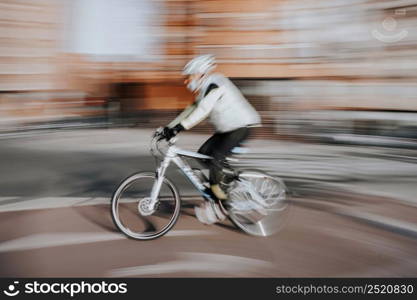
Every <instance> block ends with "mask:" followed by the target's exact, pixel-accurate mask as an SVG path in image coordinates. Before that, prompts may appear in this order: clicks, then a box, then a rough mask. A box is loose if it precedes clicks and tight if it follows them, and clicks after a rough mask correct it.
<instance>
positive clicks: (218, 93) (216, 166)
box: [163, 55, 261, 200]
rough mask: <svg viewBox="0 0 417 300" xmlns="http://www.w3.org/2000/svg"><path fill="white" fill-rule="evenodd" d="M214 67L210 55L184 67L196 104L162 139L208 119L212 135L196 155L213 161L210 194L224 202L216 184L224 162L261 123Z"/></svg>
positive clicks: (179, 118)
mask: <svg viewBox="0 0 417 300" xmlns="http://www.w3.org/2000/svg"><path fill="white" fill-rule="evenodd" d="M215 67H216V62H215V58H214V56H213V55H201V56H197V57H195V58H194V59H192V60H191V61H190V62H188V63H187V64H186V65H185V67H184V70H183V75H185V76H186V79H185V81H184V83H185V84H186V85H187V88H188V89H189V90H191V91H192V92H193V93H194V94H195V95H196V100H195V102H194V103H193V104H191V105H190V106H188V107H187V108H186V109H185V110H184V111H183V112H182V113H181V114H180V115H179V116H178V117H177V118H176V119H175V120H173V121H172V122H171V123H170V124H168V126H166V127H165V128H164V130H163V136H164V137H165V138H166V139H170V138H172V137H174V136H175V135H176V134H178V133H179V132H180V131H182V130H189V129H191V128H192V127H194V126H195V125H197V124H199V123H200V122H201V121H203V120H204V119H206V118H207V117H209V118H210V121H211V123H212V124H213V125H214V127H215V133H214V135H213V136H212V137H210V138H209V139H208V140H207V141H206V142H205V143H204V144H203V145H202V146H201V147H200V149H199V151H198V152H199V153H201V154H205V155H208V156H212V157H213V160H210V161H209V162H208V163H209V170H210V179H209V180H210V186H211V191H212V192H213V194H214V195H215V196H216V197H217V198H218V199H219V200H226V199H227V195H226V193H225V191H223V190H222V188H221V185H220V184H219V183H220V180H221V178H222V174H223V173H222V169H223V168H224V167H225V159H226V157H227V156H228V155H229V154H230V152H231V150H232V149H233V148H234V147H236V146H239V145H240V144H241V143H242V142H243V141H245V140H246V139H247V138H248V136H249V133H250V128H251V127H254V126H259V125H260V123H261V119H260V116H259V114H258V112H257V111H256V110H255V109H254V108H253V107H252V105H251V104H250V103H249V102H248V101H247V100H246V99H245V97H244V96H243V95H242V94H241V92H240V91H239V89H238V88H237V87H236V86H235V85H234V84H233V83H232V82H231V81H230V80H229V79H228V78H226V77H225V76H223V75H221V74H219V73H214V72H213V70H214V69H215Z"/></svg>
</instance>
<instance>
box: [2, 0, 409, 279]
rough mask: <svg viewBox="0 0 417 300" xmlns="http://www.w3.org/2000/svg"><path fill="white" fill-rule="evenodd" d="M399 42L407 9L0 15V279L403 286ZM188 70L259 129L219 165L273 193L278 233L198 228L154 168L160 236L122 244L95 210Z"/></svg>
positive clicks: (119, 8) (387, 4)
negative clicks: (201, 66)
mask: <svg viewBox="0 0 417 300" xmlns="http://www.w3.org/2000/svg"><path fill="white" fill-rule="evenodd" d="M416 28H417V1H415V0H396V1H392V0H378V1H376V0H256V1H255V0H199V1H197V0H128V1H127V0H126V1H115V0H108V1H99V0H76V1H71V0H63V1H56V0H37V1H29V0H0V170H1V172H0V265H1V266H2V268H0V276H26V277H31V276H46V277H54V276H64V277H71V276H75V277H76V276H179V277H181V276H194V277H213V276H225V275H226V276H238V277H257V276H259V277H265V276H266V277H277V276H278V277H279V276H285V277H293V276H294V277H316V276H320V277H332V276H335V277H343V276H347V277H351V276H360V277H363V276H378V277H396V276H398V277H401V276H416V275H417V259H416V258H417V255H416V251H415V249H416V247H417V240H416V238H417V229H416V228H417V200H416V197H415V194H416V186H417V114H416V113H417V99H416V95H417V84H416V83H417V82H416V81H417V78H416V74H417V50H416V49H417V31H416ZM197 54H214V55H216V57H217V60H218V69H217V71H219V72H221V73H224V74H225V75H226V76H229V77H230V78H231V79H232V80H233V81H234V83H236V85H237V86H238V87H239V88H240V89H241V90H242V91H243V93H244V94H245V96H246V97H247V98H248V100H249V101H250V102H251V103H252V104H253V105H254V106H255V108H256V109H257V110H258V111H259V112H260V113H261V115H262V123H263V126H262V127H261V128H256V130H254V132H253V135H252V138H251V140H250V142H249V143H248V145H247V147H248V148H249V149H250V151H249V152H247V153H246V152H245V153H243V154H241V155H239V158H240V161H239V162H238V163H237V164H238V166H240V167H250V168H254V167H255V168H259V169H263V170H265V171H268V172H269V173H271V174H274V175H278V176H280V177H281V178H283V179H284V180H285V182H286V184H287V185H288V187H289V188H290V191H291V193H290V196H291V200H292V207H291V212H290V217H289V218H288V220H287V222H286V223H285V226H284V227H283V228H282V230H281V232H279V233H278V234H277V235H274V236H272V237H269V238H263V239H262V238H254V237H251V236H248V235H245V234H243V233H242V232H240V231H238V230H237V229H236V228H234V227H233V226H232V225H231V224H228V223H225V224H222V225H214V226H211V227H210V228H208V227H207V226H205V225H203V224H200V223H199V222H198V221H197V220H196V219H195V216H194V213H193V210H192V207H193V205H194V204H197V203H199V202H200V201H201V200H202V199H201V198H200V197H199V196H198V195H196V194H195V192H194V190H193V189H192V188H191V186H190V185H189V183H188V182H186V181H185V180H184V179H183V178H182V177H180V176H179V174H178V173H176V171H174V170H170V171H169V172H168V176H169V177H170V178H171V179H174V181H175V183H176V184H177V186H178V187H179V188H180V190H181V194H183V195H185V196H186V197H185V199H184V200H186V201H184V202H183V209H182V215H181V217H180V219H179V222H178V224H177V225H176V226H175V228H174V231H172V232H170V234H169V235H167V236H166V237H163V238H161V239H158V240H155V241H149V242H136V241H133V240H129V239H126V238H124V236H123V235H121V234H120V233H118V232H117V231H116V229H115V228H114V226H113V223H112V220H111V217H110V214H109V207H108V206H109V205H108V204H109V199H110V197H111V194H112V192H113V191H114V189H115V187H116V186H117V184H118V183H119V182H120V181H121V180H122V179H123V178H125V177H126V176H128V175H129V174H131V173H133V172H137V171H139V170H149V171H150V170H154V169H155V165H154V162H153V160H152V159H151V156H150V155H149V147H148V142H149V141H150V136H151V134H152V132H153V131H154V130H155V129H156V128H157V127H159V126H164V125H166V124H167V123H168V122H169V121H170V120H172V118H173V117H174V116H176V115H177V114H178V112H179V111H181V110H182V109H183V108H184V107H186V106H187V105H188V104H189V103H191V102H192V101H193V95H191V94H190V93H189V92H188V91H187V89H186V88H185V86H184V84H183V78H182V76H181V72H180V71H181V69H182V67H183V65H184V64H185V63H186V62H187V61H188V60H189V59H190V58H191V57H193V56H195V55H197ZM211 131H212V128H211V127H210V125H209V124H208V123H203V124H201V125H199V126H197V127H196V128H195V129H193V131H192V132H186V133H182V134H181V135H180V137H179V142H178V143H179V145H180V146H181V147H184V148H185V149H190V150H191V149H196V148H198V146H199V145H200V144H201V143H202V142H203V141H204V140H205V139H206V138H207V137H208V133H209V132H211ZM185 253H188V254H185ZM190 253H192V255H191V254H190ZM62 257H65V260H63V259H62ZM217 258H218V260H216V259H217ZM213 260H215V261H216V263H214V264H213V265H211V263H213ZM241 262H243V263H242V265H239V264H240V263H241ZM245 262H247V263H245ZM264 263H267V264H268V266H269V267H263V266H264V265H263V264H264ZM224 265H231V266H232V267H231V269H230V270H229V271H227V272H226V271H225V269H224V268H223V266H224ZM167 270H168V271H167ZM125 271H126V272H127V273H123V272H125ZM118 272H119V273H118ZM109 274H110V275H109Z"/></svg>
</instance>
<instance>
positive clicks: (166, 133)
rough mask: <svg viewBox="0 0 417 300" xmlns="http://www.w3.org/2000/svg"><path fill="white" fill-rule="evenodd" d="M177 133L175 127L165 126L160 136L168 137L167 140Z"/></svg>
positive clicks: (162, 137)
mask: <svg viewBox="0 0 417 300" xmlns="http://www.w3.org/2000/svg"><path fill="white" fill-rule="evenodd" d="M176 134H177V133H176V132H175V130H174V129H173V128H169V127H164V128H163V129H162V131H161V134H160V137H161V139H166V140H167V141H169V140H170V139H172V138H173V137H174V136H175V135H176Z"/></svg>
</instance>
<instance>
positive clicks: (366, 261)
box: [0, 129, 417, 277]
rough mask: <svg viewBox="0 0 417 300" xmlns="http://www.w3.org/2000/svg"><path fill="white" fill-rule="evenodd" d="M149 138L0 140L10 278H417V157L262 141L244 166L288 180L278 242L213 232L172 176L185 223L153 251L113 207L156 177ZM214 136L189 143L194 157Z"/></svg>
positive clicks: (243, 159)
mask: <svg viewBox="0 0 417 300" xmlns="http://www.w3.org/2000/svg"><path fill="white" fill-rule="evenodd" d="M151 134H152V131H151V130H148V129H84V130H64V131H55V132H51V133H40V132H39V133H34V134H32V135H30V134H28V135H26V136H21V137H14V138H13V137H10V136H5V137H0V138H1V140H0V160H1V162H0V166H1V173H0V264H1V266H2V267H1V268H0V276H9V277H14V276H17V277H19V276H21V277H23V276H24V277H37V276H44V277H55V276H64V277H71V276H74V277H77V276H96V277H98V276H104V277H126V276H138V277H140V276H146V277H149V276H151V277H153V276H158V277H176V276H192V277H355V276H356V277H402V276H416V275H417V259H416V258H417V198H416V196H415V191H416V186H417V150H412V149H398V148H383V147H369V146H346V145H334V144H333V145H331V144H313V143H301V142H294V141H292V142H289V141H282V140H280V141H278V140H264V139H259V138H257V139H252V140H251V141H250V143H249V144H248V148H249V149H250V152H249V153H247V154H242V155H241V156H240V162H239V163H238V165H239V166H240V167H257V168H260V169H263V170H265V171H268V172H270V173H271V174H274V175H277V176H279V177H281V178H283V179H284V180H285V182H286V183H287V185H288V187H289V188H290V190H291V203H292V204H291V209H290V214H289V216H288V218H287V220H286V222H285V224H284V226H283V228H282V230H281V231H280V232H279V233H278V234H276V235H274V236H271V237H267V238H259V237H252V236H249V235H246V234H244V233H243V232H241V231H239V230H238V229H236V228H235V227H234V226H233V225H231V224H229V222H226V223H224V224H219V225H212V226H206V225H203V224H201V223H199V222H198V220H197V219H196V218H195V216H194V211H193V209H192V206H193V204H195V203H198V201H201V200H202V199H201V198H200V197H199V196H198V195H197V194H196V191H194V190H193V188H192V186H191V185H190V184H189V183H188V182H186V179H185V178H184V177H183V176H181V175H180V174H179V171H178V170H175V169H174V168H172V169H171V170H170V171H169V173H168V176H169V177H170V178H171V179H173V181H174V182H175V183H176V184H177V187H178V188H179V189H180V192H181V194H182V196H183V209H182V213H181V215H180V218H179V221H178V223H177V224H176V225H175V227H174V228H173V230H172V231H171V232H170V233H169V234H168V235H166V236H164V237H162V238H160V239H157V240H153V241H146V242H140V241H134V240H129V239H127V238H125V237H124V236H123V235H122V234H121V233H119V232H118V231H117V230H116V228H115V226H114V225H113V223H112V220H111V216H110V209H109V202H110V197H111V194H112V192H113V191H114V189H115V188H116V187H117V184H118V183H119V182H120V181H121V180H122V179H124V178H125V177H127V176H128V175H130V174H131V173H134V172H137V171H153V170H154V169H155V164H154V160H153V158H152V157H151V156H150V154H149V141H150V136H151ZM207 137H208V135H207V134H194V133H185V134H181V135H180V139H179V141H178V146H179V147H182V148H184V149H187V150H195V149H197V148H198V147H199V145H200V144H201V143H202V142H203V141H204V140H205V139H206V138H207Z"/></svg>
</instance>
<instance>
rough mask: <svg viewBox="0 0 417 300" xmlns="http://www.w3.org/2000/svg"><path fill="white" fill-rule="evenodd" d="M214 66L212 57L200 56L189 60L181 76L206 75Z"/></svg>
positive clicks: (214, 60)
mask: <svg viewBox="0 0 417 300" xmlns="http://www.w3.org/2000/svg"><path fill="white" fill-rule="evenodd" d="M215 66H216V59H215V58H214V55H211V54H206V55H200V56H197V57H195V58H193V59H192V60H190V61H189V62H188V63H187V64H186V65H185V67H184V70H183V72H182V74H183V75H192V74H206V73H208V72H210V71H211V70H213V69H214V68H215Z"/></svg>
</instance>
